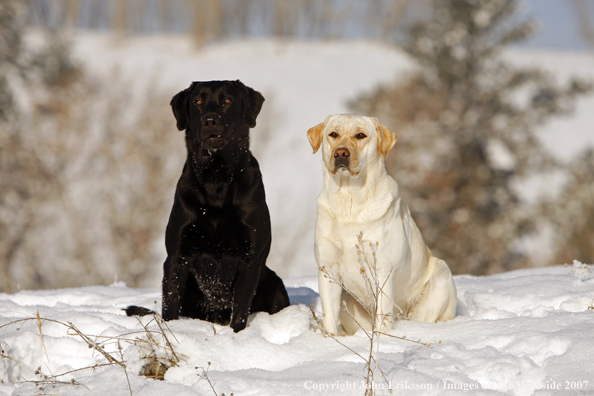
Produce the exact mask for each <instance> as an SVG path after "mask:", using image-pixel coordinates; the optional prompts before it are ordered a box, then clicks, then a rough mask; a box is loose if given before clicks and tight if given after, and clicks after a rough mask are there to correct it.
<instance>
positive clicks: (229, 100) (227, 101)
mask: <svg viewBox="0 0 594 396" xmlns="http://www.w3.org/2000/svg"><path fill="white" fill-rule="evenodd" d="M231 102H233V100H231V98H226V99H225V104H231Z"/></svg>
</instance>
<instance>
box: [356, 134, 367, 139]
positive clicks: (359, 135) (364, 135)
mask: <svg viewBox="0 0 594 396" xmlns="http://www.w3.org/2000/svg"><path fill="white" fill-rule="evenodd" d="M366 137H367V135H366V134H364V133H359V134H358V135H357V136H356V138H357V139H365V138H366Z"/></svg>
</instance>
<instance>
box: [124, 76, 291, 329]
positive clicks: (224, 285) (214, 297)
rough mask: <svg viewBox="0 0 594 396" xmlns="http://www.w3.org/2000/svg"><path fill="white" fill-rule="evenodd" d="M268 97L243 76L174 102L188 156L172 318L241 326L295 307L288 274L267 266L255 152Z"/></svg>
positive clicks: (166, 311) (171, 262)
mask: <svg viewBox="0 0 594 396" xmlns="http://www.w3.org/2000/svg"><path fill="white" fill-rule="evenodd" d="M263 102H264V97H263V96H262V95H261V94H260V93H259V92H257V91H255V90H253V89H251V88H249V87H246V86H245V85H244V84H242V83H241V82H240V81H209V82H194V83H192V85H191V86H190V87H189V88H187V89H186V90H184V91H182V92H180V93H178V94H177V95H175V96H174V97H173V99H172V100H171V107H172V110H173V114H174V115H175V118H176V120H177V128H178V129H179V130H185V131H186V147H187V150H188V156H187V159H186V163H185V165H184V169H183V172H182V175H181V177H180V179H179V182H178V184H177V189H176V192H175V198H174V203H173V209H172V211H171V215H170V217H169V223H168V225H167V231H166V235H165V246H166V248H167V259H166V260H165V264H164V266H163V267H164V268H163V271H164V275H163V312H162V316H163V318H164V319H165V320H172V319H177V318H178V317H179V316H180V315H181V316H187V317H191V318H197V319H202V320H208V321H211V322H214V323H218V324H222V325H229V324H230V325H231V327H232V328H233V330H234V331H235V332H237V331H240V330H242V329H243V328H245V326H246V320H247V317H248V315H249V314H250V313H251V312H257V311H265V312H268V313H270V314H274V313H276V312H278V311H280V310H281V309H283V308H285V307H286V306H288V305H289V297H288V295H287V291H286V289H285V287H284V285H283V282H282V280H281V279H280V278H279V277H278V276H277V275H276V274H275V273H274V271H272V270H270V269H269V268H268V267H266V265H265V264H266V258H267V256H268V252H269V251H270V241H271V234H270V216H269V213H268V207H267V206H266V201H265V194H264V185H263V184H262V175H261V173H260V168H259V166H258V162H257V161H256V159H255V158H254V157H253V156H252V153H251V152H250V150H249V128H252V127H254V126H255V125H256V117H257V116H258V113H259V112H260V109H261V108H262V103H263ZM128 310H130V312H136V311H135V310H134V309H131V307H128ZM128 310H127V311H126V312H128Z"/></svg>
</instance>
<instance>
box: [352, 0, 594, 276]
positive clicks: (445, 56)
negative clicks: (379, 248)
mask: <svg viewBox="0 0 594 396" xmlns="http://www.w3.org/2000/svg"><path fill="white" fill-rule="evenodd" d="M518 5H519V4H518V2H517V1H514V0H484V1H475V0H435V1H434V2H433V8H432V17H431V19H430V20H429V21H428V22H420V23H417V24H415V25H414V26H413V27H412V28H411V29H410V31H409V33H408V35H407V36H406V37H405V39H404V40H403V43H402V48H403V49H404V50H405V51H406V52H407V53H408V54H409V55H410V56H411V57H412V58H413V59H414V60H416V61H417V62H418V65H419V69H418V72H416V73H414V74H412V75H411V76H409V77H408V79H405V80H404V81H400V82H398V83H397V84H396V85H394V86H391V87H380V88H378V89H377V90H376V91H374V92H371V93H369V94H367V95H365V96H364V97H362V98H358V99H356V100H355V101H353V103H356V106H354V107H355V109H356V110H358V111H360V112H363V113H367V114H371V115H375V116H377V117H379V118H380V119H382V120H383V122H384V123H386V125H387V126H389V127H390V126H391V127H392V128H394V130H397V131H402V135H404V136H405V139H402V144H400V145H397V146H396V150H395V151H394V153H392V155H390V156H389V157H388V159H387V166H388V168H389V169H390V171H391V173H392V174H393V175H394V176H395V178H396V180H398V181H399V182H400V183H401V185H402V191H403V195H405V196H406V201H408V202H411V208H412V212H413V217H414V218H415V219H416V220H417V224H418V225H419V228H420V229H421V231H422V233H423V235H424V237H425V239H426V242H427V244H428V245H429V246H431V248H432V250H433V251H434V254H435V255H436V256H437V257H441V258H443V259H444V260H445V261H446V262H447V263H448V264H449V265H450V267H451V268H452V270H453V271H454V272H455V273H471V274H485V273H493V272H500V271H505V270H510V269H514V268H518V267H521V266H526V265H528V257H526V255H525V254H524V253H523V252H522V250H521V247H520V246H518V242H519V241H520V240H521V238H522V237H525V236H526V235H527V234H529V233H533V232H535V231H536V228H537V227H536V224H535V221H536V220H537V219H539V218H540V217H541V216H537V215H545V216H547V215H548V214H549V213H551V212H549V211H547V210H545V211H543V212H542V213H539V205H534V204H533V205H529V204H528V203H527V202H525V201H524V200H523V199H522V197H521V196H520V194H519V192H518V189H517V188H515V186H514V183H521V182H522V180H524V179H526V178H527V177H528V176H534V175H535V174H537V173H541V174H544V172H550V171H551V169H553V168H554V167H558V166H560V164H557V163H556V161H555V160H553V158H552V157H551V156H550V154H549V153H548V152H547V151H546V150H545V149H544V148H543V147H542V146H541V144H540V141H539V139H538V138H537V137H536V135H535V133H536V131H537V130H538V127H539V126H541V125H542V124H543V123H545V122H546V121H547V120H548V119H550V118H551V117H555V116H559V115H565V114H568V113H569V112H570V111H571V110H572V106H573V104H574V102H575V99H576V98H577V97H579V96H580V95H583V94H585V93H587V92H588V91H589V90H590V89H591V86H590V84H589V83H587V82H585V81H581V80H579V79H573V80H571V81H569V82H567V83H566V84H558V83H556V82H555V79H554V76H549V75H547V74H546V73H544V72H543V71H541V70H538V69H535V68H518V67H516V66H514V65H513V64H512V63H511V62H510V61H509V60H504V59H503V58H502V56H501V52H502V50H503V49H504V48H505V47H506V46H507V45H510V44H513V43H516V42H518V41H521V40H524V39H526V38H527V37H528V36H530V35H531V34H532V33H533V32H534V30H535V23H534V22H532V21H517V20H514V18H513V17H514V16H515V15H516V14H517V8H518ZM590 160H591V158H590ZM582 173H587V172H583V171H582ZM576 177H581V178H582V179H583V177H584V176H583V175H582V176H576ZM568 188H570V187H568ZM573 188H574V189H578V190H579V189H580V188H581V185H580V184H576V183H574V184H573ZM573 193H574V194H575V193H576V192H575V191H574V192H573ZM565 200H566V198H565V197H563V198H561V201H565ZM549 205H551V206H554V205H555V204H553V203H551V204H549ZM557 217H558V220H557V222H559V221H560V219H561V218H563V216H557ZM557 228H558V230H557V233H556V234H557V235H558V237H559V238H561V239H563V240H564V241H563V244H564V245H565V246H564V247H563V250H565V251H567V250H569V251H575V249H574V248H572V247H571V245H572V244H573V243H574V242H573V241H574V240H575V243H579V242H578V239H576V238H575V235H572V236H570V235H567V236H565V237H561V236H560V234H559V231H561V229H563V230H564V228H563V227H561V228H560V227H557ZM565 228H568V227H565ZM575 231H577V230H576V229H573V232H575ZM586 231H587V230H586V228H584V227H581V228H580V231H578V232H580V233H581V234H583V232H586ZM583 237H584V238H586V239H587V240H589V241H590V242H592V241H594V239H593V237H594V234H590V235H589V236H586V235H583ZM558 243H561V242H560V240H559V241H558ZM566 256H567V255H566ZM579 257H582V258H585V257H588V256H584V255H580V256H579ZM589 257H591V256H589ZM574 258H578V256H575V257H574Z"/></svg>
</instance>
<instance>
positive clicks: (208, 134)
mask: <svg viewBox="0 0 594 396" xmlns="http://www.w3.org/2000/svg"><path fill="white" fill-rule="evenodd" d="M263 102H264V97H263V96H262V95H261V94H260V93H259V92H257V91H254V90H253V89H252V88H250V87H247V86H245V85H244V84H243V83H241V82H240V81H239V80H237V81H206V82H193V83H192V85H190V87H189V88H187V89H185V90H183V91H181V92H180V93H178V94H177V95H175V96H174V97H173V99H171V108H172V109H173V114H174V115H175V119H176V120H177V129H179V130H180V131H183V130H186V143H187V146H188V150H191V151H195V152H197V151H199V150H201V149H206V150H208V151H209V152H210V151H216V150H221V149H223V148H224V147H226V146H227V145H229V144H230V143H232V142H233V143H234V144H236V145H238V146H239V147H243V146H248V145H249V140H248V133H249V128H253V127H254V126H256V117H257V116H258V113H260V109H261V108H262V103H263Z"/></svg>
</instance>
